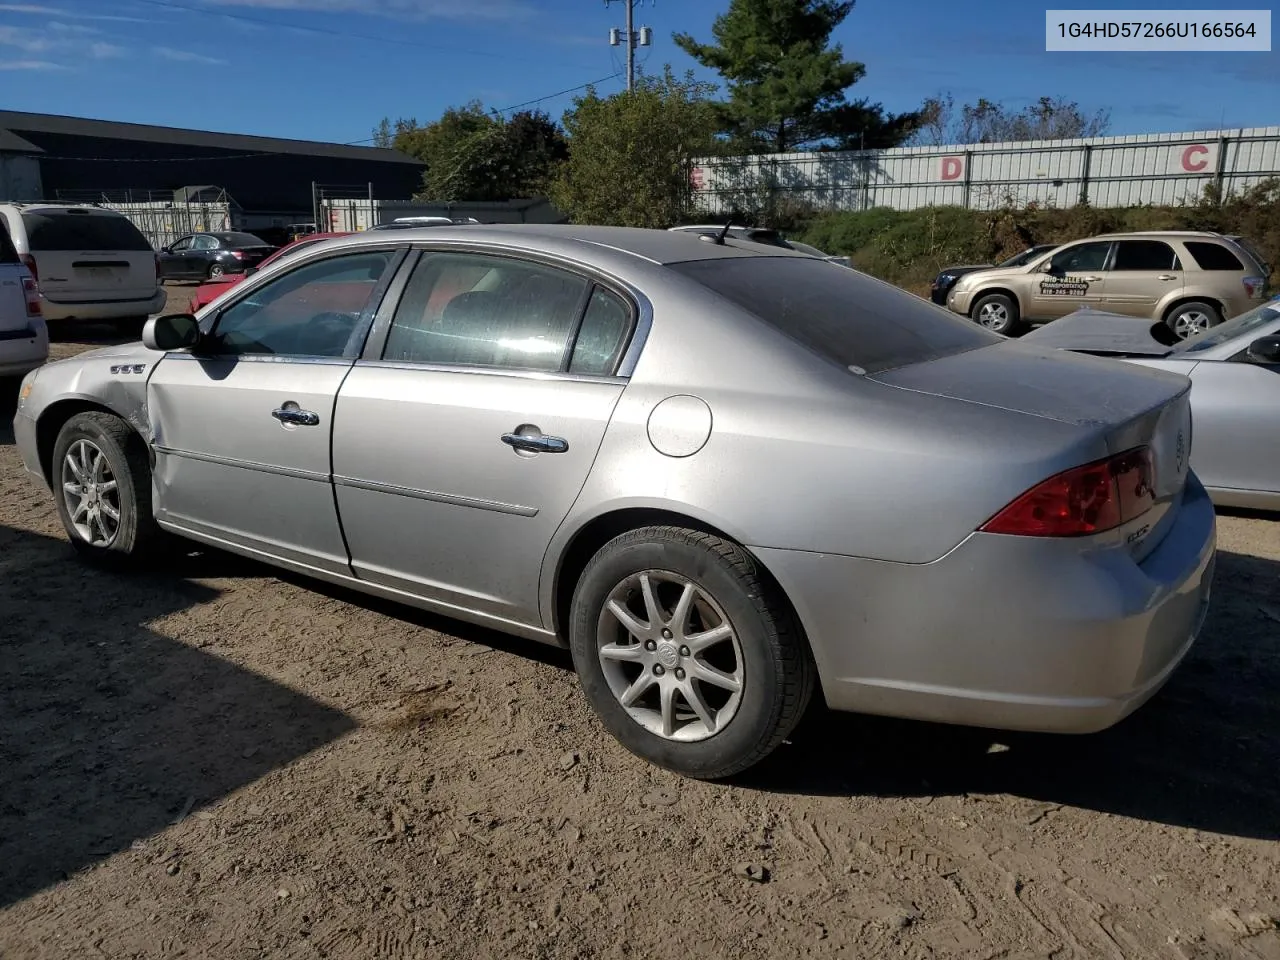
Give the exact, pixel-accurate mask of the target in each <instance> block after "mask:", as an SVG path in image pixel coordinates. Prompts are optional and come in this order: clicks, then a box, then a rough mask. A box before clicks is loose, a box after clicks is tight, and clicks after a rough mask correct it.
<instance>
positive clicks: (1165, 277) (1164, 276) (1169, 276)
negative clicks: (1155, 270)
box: [1156, 273, 1178, 280]
mask: <svg viewBox="0 0 1280 960" xmlns="http://www.w3.org/2000/svg"><path fill="white" fill-rule="evenodd" d="M1156 279H1157V280H1177V279H1178V278H1177V277H1175V276H1174V275H1173V274H1172V273H1162V274H1160V276H1158V277H1156Z"/></svg>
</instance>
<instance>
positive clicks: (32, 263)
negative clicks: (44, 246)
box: [22, 253, 40, 283]
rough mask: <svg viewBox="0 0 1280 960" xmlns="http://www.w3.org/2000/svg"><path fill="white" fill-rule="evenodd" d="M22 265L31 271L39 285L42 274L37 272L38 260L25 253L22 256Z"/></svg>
mask: <svg viewBox="0 0 1280 960" xmlns="http://www.w3.org/2000/svg"><path fill="white" fill-rule="evenodd" d="M22 265H23V266H24V267H26V268H27V269H28V270H30V271H31V276H32V278H33V279H34V280H35V281H36V283H39V282H40V273H39V271H38V270H36V258H35V257H33V256H32V255H31V254H29V253H24V254H23V255H22Z"/></svg>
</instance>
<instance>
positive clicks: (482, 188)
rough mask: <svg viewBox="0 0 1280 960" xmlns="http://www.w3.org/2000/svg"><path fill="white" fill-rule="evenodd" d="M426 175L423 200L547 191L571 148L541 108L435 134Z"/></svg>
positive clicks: (503, 196)
mask: <svg viewBox="0 0 1280 960" xmlns="http://www.w3.org/2000/svg"><path fill="white" fill-rule="evenodd" d="M434 143H435V147H434V148H433V150H432V152H431V159H429V160H428V161H427V162H428V167H427V171H426V173H425V174H424V176H423V189H422V192H421V194H420V195H419V197H420V199H424V200H448V201H455V202H456V201H461V200H510V199H512V198H515V197H532V196H539V195H543V194H545V193H546V191H547V189H548V188H549V186H550V182H551V178H552V177H553V175H554V174H555V172H556V169H557V168H558V167H559V165H560V164H561V163H563V162H564V161H565V160H566V159H567V157H568V153H569V146H568V143H567V142H566V141H565V138H564V134H563V133H561V132H560V129H559V127H557V126H556V124H555V122H554V121H553V120H552V119H551V118H550V117H549V116H547V114H545V113H542V112H540V111H531V112H524V113H517V114H516V115H515V116H513V117H512V118H511V119H510V120H507V121H503V120H501V119H493V120H492V121H491V122H488V123H486V124H484V125H478V128H477V129H475V130H472V131H471V132H465V129H464V130H463V132H462V133H461V135H460V136H458V137H456V138H454V139H452V140H446V139H445V138H437V140H436V141H434Z"/></svg>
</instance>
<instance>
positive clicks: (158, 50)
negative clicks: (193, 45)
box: [151, 47, 227, 66]
mask: <svg viewBox="0 0 1280 960" xmlns="http://www.w3.org/2000/svg"><path fill="white" fill-rule="evenodd" d="M151 52H152V53H154V54H155V55H156V56H157V57H160V58H161V59H164V60H173V61H174V62H176V63H203V64H208V65H209V66H222V65H224V64H226V62H227V61H225V60H219V59H218V58H217V57H207V56H205V55H204V54H203V53H196V52H195V51H193V50H178V49H175V48H174V47H152V48H151Z"/></svg>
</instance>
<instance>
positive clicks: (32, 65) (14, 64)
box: [0, 60, 67, 70]
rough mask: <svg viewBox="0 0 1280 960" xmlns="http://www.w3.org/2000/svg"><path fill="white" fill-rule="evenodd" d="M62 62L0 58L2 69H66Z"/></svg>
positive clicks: (0, 68)
mask: <svg viewBox="0 0 1280 960" xmlns="http://www.w3.org/2000/svg"><path fill="white" fill-rule="evenodd" d="M65 69H67V68H66V67H64V66H63V65H62V64H60V63H53V62H52V61H49V60H0V70H65Z"/></svg>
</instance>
